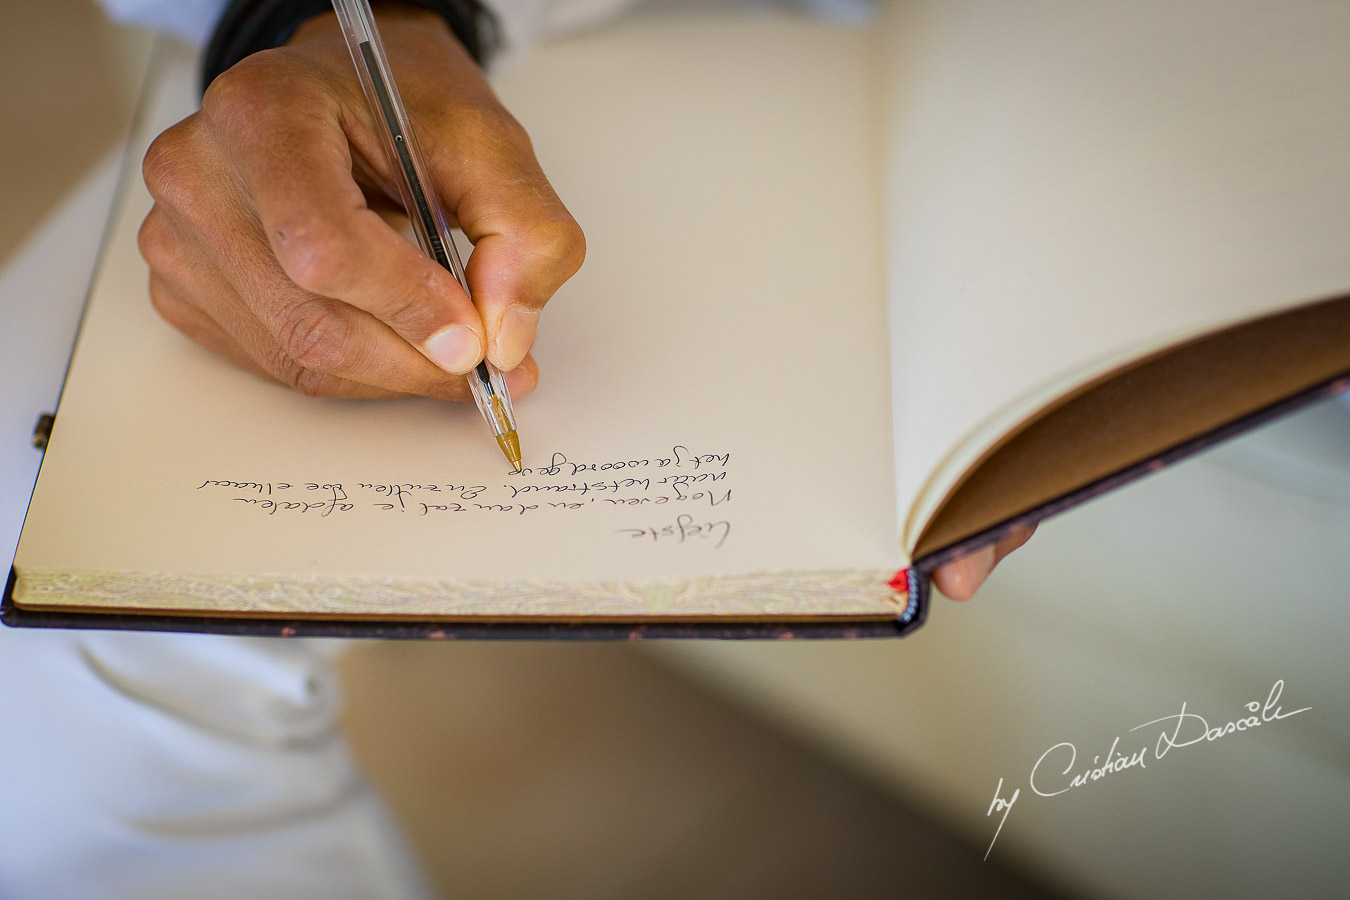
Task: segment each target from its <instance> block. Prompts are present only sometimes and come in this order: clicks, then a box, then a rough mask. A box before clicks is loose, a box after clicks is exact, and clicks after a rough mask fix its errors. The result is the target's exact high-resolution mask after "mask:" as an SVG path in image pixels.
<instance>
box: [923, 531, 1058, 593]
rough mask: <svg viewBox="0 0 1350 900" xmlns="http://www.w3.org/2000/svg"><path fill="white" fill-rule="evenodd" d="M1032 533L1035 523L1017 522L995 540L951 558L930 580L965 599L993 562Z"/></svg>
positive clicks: (977, 588)
mask: <svg viewBox="0 0 1350 900" xmlns="http://www.w3.org/2000/svg"><path fill="white" fill-rule="evenodd" d="M1035 533H1036V526H1034V525H1025V526H1019V527H1017V528H1015V529H1013V530H1012V531H1010V532H1008V534H1006V535H1004V536H1003V537H1002V538H1000V539H999V540H998V541H996V542H994V543H992V544H985V545H984V546H983V547H980V548H979V549H977V550H975V551H973V552H971V553H968V554H966V555H965V556H962V557H960V558H959V559H955V560H953V561H952V562H949V563H947V564H946V565H944V566H942V567H941V568H940V569H938V570H937V571H936V572H934V573H933V584H934V585H935V586H936V587H937V589H938V590H939V591H941V592H942V593H943V594H945V595H946V596H948V597H950V598H951V599H953V600H961V601H964V600H969V599H970V598H971V597H974V596H975V592H976V591H978V590H979V589H980V586H981V585H983V584H984V582H985V580H986V579H987V578H988V577H989V575H990V573H991V572H993V571H994V566H996V565H998V564H999V562H1000V561H1002V559H1003V558H1004V557H1005V556H1007V555H1008V554H1009V553H1012V552H1013V551H1014V550H1016V549H1017V548H1018V547H1021V546H1022V545H1023V544H1025V543H1026V542H1027V541H1028V540H1030V539H1031V536H1032V535H1033V534H1035Z"/></svg>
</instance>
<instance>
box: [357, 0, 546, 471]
mask: <svg viewBox="0 0 1350 900" xmlns="http://www.w3.org/2000/svg"><path fill="white" fill-rule="evenodd" d="M333 10H334V11H335V12H336V13H337V17H338V22H339V23H340V24H341V25H342V33H343V35H345V36H346V38H347V49H349V50H350V51H351V54H352V62H353V63H354V64H355V65H356V73H357V75H358V76H360V78H361V88H362V90H364V91H365V94H366V100H368V101H369V102H370V111H371V113H372V115H374V117H375V119H376V122H377V126H379V125H382V126H383V127H381V128H380V134H381V136H382V138H383V143H384V149H385V153H386V154H387V155H388V157H389V163H390V165H391V166H392V167H393V169H394V171H395V174H396V176H398V175H401V177H399V178H398V186H399V193H400V195H401V198H402V200H403V208H404V209H405V210H406V211H407V213H408V219H409V220H410V221H411V222H412V227H413V231H414V233H416V235H417V242H418V244H420V245H421V247H422V249H423V250H424V251H425V252H426V254H427V255H428V256H430V257H431V258H432V259H434V260H435V261H436V262H438V263H440V264H441V266H443V267H444V268H446V269H448V270H449V271H450V274H452V275H453V276H454V277H455V280H456V281H458V282H459V284H460V287H462V288H464V292H465V293H466V294H468V293H469V282H468V279H467V278H465V277H464V265H463V263H461V262H460V259H459V252H458V251H457V250H456V249H455V242H454V239H453V238H452V237H451V236H450V228H449V226H448V225H447V224H446V221H445V213H444V211H443V210H442V209H441V202H440V198H439V197H438V196H437V194H436V191H435V189H434V187H433V189H432V190H430V191H427V190H426V189H425V187H424V186H425V185H429V184H431V180H430V178H429V177H428V171H427V166H426V162H425V161H424V160H423V158H422V151H421V150H420V149H419V148H418V145H417V137H416V135H415V134H414V133H413V129H412V123H411V122H410V121H409V119H408V113H407V110H406V109H404V107H403V100H402V98H401V97H400V96H399V92H398V85H396V84H395V83H394V72H393V69H392V68H390V66H389V59H388V57H387V56H385V53H384V45H383V43H381V41H380V32H379V29H377V28H376V26H375V17H374V15H373V14H372V13H371V11H370V3H369V2H367V0H333ZM470 296H472V294H470ZM465 378H466V379H467V380H468V382H469V389H470V390H471V391H472V392H473V400H474V403H476V404H477V405H478V410H479V412H481V413H482V414H483V418H484V419H486V420H487V423H488V427H490V428H491V429H492V433H493V435H494V436H495V437H496V438H497V444H498V446H500V447H501V448H502V452H503V453H505V454H506V458H507V460H508V461H509V462H510V463H511V465H512V467H514V468H515V470H516V471H517V472H520V471H522V469H521V457H520V437H519V436H518V435H517V434H516V419H515V413H514V412H513V410H512V409H511V394H510V393H509V392H508V391H507V389H506V381H505V380H504V379H503V378H502V373H501V372H500V371H499V370H498V369H497V367H496V366H494V365H493V364H492V363H490V362H488V361H487V359H486V358H485V359H483V361H482V362H480V363H479V364H478V366H477V367H476V368H475V369H474V370H473V371H472V372H470V373H469V374H468V375H466V376H465Z"/></svg>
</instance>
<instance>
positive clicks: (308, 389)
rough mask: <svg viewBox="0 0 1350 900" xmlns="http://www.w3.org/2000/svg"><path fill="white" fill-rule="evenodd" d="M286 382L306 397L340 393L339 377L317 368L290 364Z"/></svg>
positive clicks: (330, 395)
mask: <svg viewBox="0 0 1350 900" xmlns="http://www.w3.org/2000/svg"><path fill="white" fill-rule="evenodd" d="M290 370H291V372H290V377H289V378H287V379H286V383H287V384H289V385H290V386H291V387H293V388H294V389H295V390H297V391H299V392H300V393H302V394H304V395H305V396H306V397H332V396H336V395H337V394H339V393H340V391H339V386H340V384H341V381H340V379H338V378H335V377H334V376H332V375H330V374H329V373H327V372H323V371H320V370H318V369H306V368H304V367H302V366H295V365H292V366H290Z"/></svg>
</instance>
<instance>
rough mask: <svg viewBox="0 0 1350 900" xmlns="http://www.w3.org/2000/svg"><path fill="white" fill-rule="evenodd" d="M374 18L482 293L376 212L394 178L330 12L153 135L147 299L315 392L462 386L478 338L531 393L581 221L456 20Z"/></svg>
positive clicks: (233, 353) (178, 321)
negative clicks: (533, 352)
mask: <svg viewBox="0 0 1350 900" xmlns="http://www.w3.org/2000/svg"><path fill="white" fill-rule="evenodd" d="M380 28H381V31H382V33H383V36H384V42H385V48H386V50H387V51H388V54H389V57H390V60H391V63H392V65H393V66H394V70H395V74H396V76H397V80H398V83H399V86H400V88H401V90H402V92H403V100H404V103H405V104H406V106H407V107H408V112H409V115H410V116H411V118H412V119H413V121H414V124H415V126H416V127H417V129H418V135H419V139H420V143H421V145H422V149H423V152H424V153H425V155H426V157H427V165H428V167H429V169H430V170H431V178H432V181H433V182H434V183H435V185H436V187H437V188H438V189H439V191H440V196H441V198H442V202H443V204H444V206H445V208H446V214H447V216H450V217H451V218H452V219H453V220H457V224H458V225H459V227H460V228H462V229H463V230H464V232H465V234H466V235H467V236H468V237H469V239H470V240H471V241H472V242H473V243H474V246H475V249H474V252H473V254H472V256H471V257H470V259H469V262H468V265H467V269H466V274H467V276H468V281H469V285H470V289H471V290H472V292H473V301H472V302H471V301H470V300H469V298H468V297H467V296H466V295H465V293H464V291H463V290H461V288H460V287H459V285H458V284H457V283H456V282H455V280H454V278H453V277H452V276H451V275H450V273H449V272H447V271H445V270H444V269H442V268H441V267H440V266H438V265H436V264H435V263H434V262H432V261H431V260H430V259H428V258H427V257H426V256H425V255H424V254H423V253H422V252H421V251H420V250H419V249H418V248H417V246H416V245H414V244H413V243H411V242H409V241H408V240H406V239H405V238H404V237H403V236H402V235H400V234H399V232H398V230H397V229H396V228H395V227H393V226H391V225H390V224H388V222H387V221H386V220H385V219H384V218H383V217H382V215H381V213H386V214H387V213H388V212H389V211H390V210H391V208H392V207H394V206H395V205H396V203H397V200H396V198H397V197H398V190H397V187H396V184H397V182H396V181H395V174H394V172H392V171H391V170H390V168H389V166H388V163H387V161H386V159H385V154H384V150H383V147H382V145H381V144H380V136H379V133H378V132H377V131H376V127H375V121H374V119H373V118H372V116H371V114H370V110H369V108H368V106H367V103H366V99H365V95H364V94H363V93H362V91H361V86H360V82H359V81H358V80H357V77H356V71H355V68H354V67H353V65H352V60H351V56H350V55H349V54H348V51H347V45H346V42H345V40H344V39H343V36H342V32H341V30H340V28H339V26H338V24H337V19H336V17H335V16H334V15H333V14H331V13H329V14H325V15H322V16H319V17H316V18H315V19H312V20H310V21H309V22H307V23H305V24H304V25H303V26H302V27H301V28H300V30H299V31H297V32H296V34H295V36H294V38H293V39H292V40H291V41H290V43H289V44H287V45H286V46H285V47H281V48H277V49H275V50H269V51H265V52H262V53H257V54H254V55H253V56H251V57H249V58H247V59H245V60H243V61H242V62H240V63H239V64H238V65H236V66H234V67H233V68H232V69H230V70H229V71H228V72H226V73H224V74H222V75H221V76H219V77H218V78H217V79H216V80H215V81H214V82H213V83H212V85H211V86H210V88H209V89H208V90H207V92H206V95H205V97H204V98H203V100H202V108H201V111H200V112H199V113H197V114H195V115H193V116H190V117H189V118H187V119H185V120H184V121H183V122H180V123H179V124H178V125H175V126H174V127H173V128H170V129H169V130H168V131H166V132H164V134H162V135H160V137H159V138H158V139H156V141H155V142H154V144H153V145H152V146H151V147H150V150H149V152H148V153H147V154H146V157H145V163H144V167H143V168H144V174H145V180H146V184H147V185H148V186H149V189H150V193H151V195H152V196H153V198H154V200H155V206H154V208H153V209H152V210H151V212H150V215H149V216H148V217H147V218H146V220H145V223H144V225H142V227H141V232H140V244H141V253H142V254H143V255H144V256H145V258H146V260H147V261H148V262H149V264H150V297H151V301H152V302H153V303H154V305H155V308H156V309H157V310H158V311H159V313H160V314H161V315H162V316H163V317H164V318H165V319H166V320H167V321H169V322H170V323H172V324H173V325H174V326H175V327H177V328H178V329H179V330H181V331H183V332H184V333H185V334H186V335H187V336H188V337H190V338H192V339H193V340H195V341H197V342H198V343H200V344H202V345H203V346H205V347H207V348H209V349H211V350H213V351H215V352H217V353H219V354H221V355H222V356H224V357H226V358H227V359H230V360H232V361H233V362H235V363H237V364H238V365H240V366H242V367H244V368H246V369H249V370H251V371H253V372H255V373H257V374H259V375H263V376H265V377H267V378H271V379H274V380H276V381H280V382H283V383H285V384H288V385H290V386H292V387H295V388H297V389H299V390H301V391H303V392H304V393H306V394H312V395H316V396H338V397H382V396H391V395H399V394H422V395H425V396H429V397H440V398H445V399H468V398H469V396H470V395H469V391H468V387H467V385H466V384H465V382H464V379H463V378H462V377H459V376H460V375H462V374H463V373H465V372H468V371H470V370H471V369H472V368H473V367H474V366H475V365H477V363H478V362H479V360H480V359H482V357H483V356H484V354H485V353H486V355H487V357H488V359H490V360H491V361H492V362H493V363H494V364H496V365H497V366H498V367H499V368H501V369H502V370H503V371H505V372H507V373H508V374H507V378H506V380H507V385H508V387H509V388H510V390H511V391H512V393H513V394H516V395H522V394H525V393H528V392H529V391H530V390H532V389H533V388H534V386H535V383H536V380H537V377H538V371H537V368H536V367H535V364H534V361H533V359H532V358H531V357H529V356H528V351H529V349H530V347H531V346H532V344H533V342H534V336H535V326H536V323H537V321H538V319H539V314H540V311H541V310H542V309H543V307H544V304H545V303H547V301H548V300H549V298H550V297H551V296H552V295H553V292H554V291H555V290H557V288H558V287H559V286H560V285H561V284H562V283H563V282H564V281H566V280H567V279H568V278H570V277H571V276H572V274H573V273H575V272H576V270H577V269H578V267H580V265H581V261H582V259H583V257H584V255H585V240H584V238H583V236H582V233H581V230H580V228H579V227H578V226H577V224H576V222H575V221H573V219H572V217H571V216H570V215H569V214H568V212H567V210H566V208H565V207H564V206H563V204H562V202H561V201H560V200H559V199H558V197H557V195H556V194H555V193H554V192H553V189H552V188H551V187H550V186H549V184H548V181H547V179H545V177H544V174H543V172H542V171H541V170H540V168H539V164H538V162H536V160H535V158H534V152H533V149H532V148H531V146H530V142H529V138H528V137H527V136H526V134H525V132H524V130H523V129H522V128H521V127H520V125H519V124H517V123H516V121H515V120H514V119H513V118H511V116H510V114H509V113H507V112H506V110H505V109H503V108H502V106H501V105H500V103H499V102H498V101H497V99H496V97H495V96H494V95H493V93H492V90H491V88H490V87H489V86H488V84H487V82H486V80H485V79H484V77H483V74H482V72H481V71H480V70H479V68H478V66H477V64H475V63H474V62H473V60H472V59H471V58H470V57H469V56H468V54H467V53H466V52H465V51H464V49H463V48H462V47H461V46H460V44H459V42H458V41H457V40H455V38H454V37H453V35H452V34H451V32H450V30H449V28H448V27H447V26H446V25H445V23H444V22H443V21H442V20H441V19H440V18H438V17H436V16H434V15H431V14H429V13H425V12H422V11H420V10H412V9H406V8H397V7H394V8H390V7H381V12H380ZM391 198H392V199H391ZM475 304H476V307H475Z"/></svg>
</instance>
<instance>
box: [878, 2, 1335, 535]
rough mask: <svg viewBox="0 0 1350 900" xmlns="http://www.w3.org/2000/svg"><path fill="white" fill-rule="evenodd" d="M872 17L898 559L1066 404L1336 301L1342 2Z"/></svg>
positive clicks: (940, 7) (903, 7) (969, 6)
mask: <svg viewBox="0 0 1350 900" xmlns="http://www.w3.org/2000/svg"><path fill="white" fill-rule="evenodd" d="M884 26H885V35H884V41H885V44H886V47H887V50H886V52H885V54H884V56H885V59H886V63H887V67H886V75H885V80H886V87H885V91H886V94H885V98H886V99H885V105H886V110H887V120H886V136H885V144H886V151H885V159H886V178H887V181H886V189H885V209H886V214H887V219H886V222H887V228H886V243H885V251H886V258H887V261H888V268H887V279H888V290H889V302H890V305H891V319H890V323H891V330H892V341H893V343H894V344H895V346H896V347H903V348H905V351H904V352H897V353H895V354H894V356H893V360H892V362H893V370H892V378H893V388H892V390H893V395H894V401H895V412H894V419H895V435H896V440H895V443H896V450H897V461H896V472H897V490H898V494H899V498H900V500H899V507H900V509H901V510H902V511H906V513H907V519H906V522H905V529H904V531H905V536H906V537H905V540H906V546H907V547H912V546H913V545H914V543H915V542H916V541H917V539H918V535H919V531H920V529H921V528H922V526H923V524H924V523H925V522H926V521H927V520H928V518H929V516H931V515H932V513H933V512H934V510H935V507H936V506H937V504H938V502H939V501H940V500H941V499H942V497H943V496H944V494H945V493H946V492H947V490H948V489H949V488H950V487H951V486H952V485H953V484H954V483H955V482H956V480H957V479H958V478H959V477H960V476H961V475H962V473H963V472H965V471H966V469H967V468H968V467H969V466H970V465H971V464H973V463H974V462H975V461H976V459H977V458H978V457H979V456H980V455H981V454H982V452H983V451H984V450H985V449H987V447H988V446H989V445H990V444H991V443H993V442H994V441H995V440H996V439H997V438H998V437H999V436H1000V435H1001V434H1002V433H1004V432H1005V431H1006V430H1007V429H1008V428H1010V427H1012V426H1013V425H1014V424H1015V423H1017V422H1018V421H1020V420H1021V419H1023V418H1025V417H1026V416H1027V415H1028V414H1030V413H1032V412H1034V411H1035V410H1037V409H1039V408H1041V407H1042V406H1043V405H1044V404H1046V403H1047V402H1048V401H1050V400H1052V399H1053V398H1054V397H1056V396H1057V395H1059V394H1060V393H1062V392H1063V391H1065V390H1067V389H1069V388H1071V387H1073V386H1074V385H1075V384H1079V383H1082V382H1085V381H1087V380H1089V379H1091V378H1092V377H1094V376H1096V375H1099V374H1102V373H1104V372H1106V371H1108V370H1110V369H1112V368H1114V367H1115V366H1117V365H1119V364H1121V363H1123V362H1125V361H1126V360H1129V359H1132V358H1135V357H1138V356H1141V355H1143V354H1145V353H1148V352H1150V351H1153V350H1155V349H1158V348H1159V347H1161V346H1163V345H1164V344H1166V343H1169V342H1173V341H1176V340H1180V339H1182V338H1184V337H1186V336H1189V335H1193V334H1196V333H1197V332H1199V331H1203V330H1209V329H1213V328H1216V327H1219V326H1222V325H1226V324H1229V323H1233V322H1237V321H1240V320H1243V319H1246V318H1249V317H1251V316H1254V315H1256V314H1258V313H1262V312H1265V311H1268V310H1273V309H1276V308H1279V307H1281V306H1289V305H1293V304H1296V303H1300V302H1304V301H1309V300H1315V299H1319V298H1322V297H1326V296H1330V295H1332V294H1338V293H1341V292H1343V291H1344V290H1345V289H1346V287H1347V286H1348V285H1350V253H1347V252H1346V248H1347V247H1350V169H1347V167H1346V159H1347V156H1346V148H1347V147H1350V115H1347V114H1346V103H1345V99H1346V93H1345V92H1346V85H1347V84H1350V54H1347V53H1346V52H1345V37H1346V35H1347V34H1350V5H1346V4H1342V3H1317V2H1297V3H1265V2H1257V0H1242V2H1232V0H1190V2H1185V3H1176V2H1147V3H1128V4H1119V3H1117V4H1111V3H1067V2H1058V0H1027V2H1019V3H1000V2H993V0H896V2H892V3H890V4H889V5H888V6H887V16H886V20H885V23H884Z"/></svg>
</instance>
